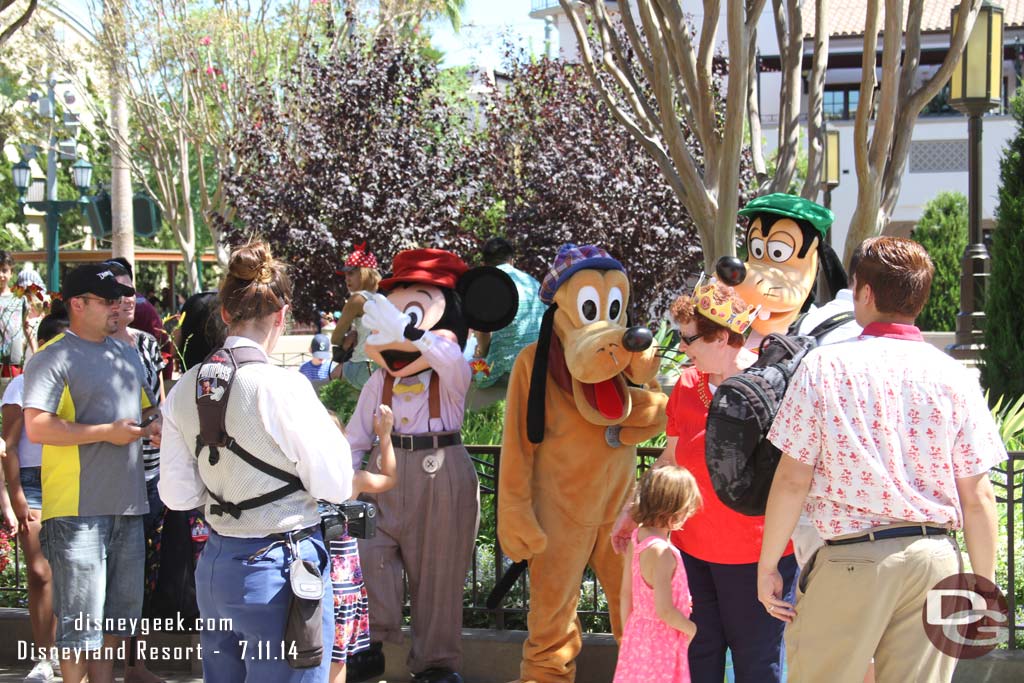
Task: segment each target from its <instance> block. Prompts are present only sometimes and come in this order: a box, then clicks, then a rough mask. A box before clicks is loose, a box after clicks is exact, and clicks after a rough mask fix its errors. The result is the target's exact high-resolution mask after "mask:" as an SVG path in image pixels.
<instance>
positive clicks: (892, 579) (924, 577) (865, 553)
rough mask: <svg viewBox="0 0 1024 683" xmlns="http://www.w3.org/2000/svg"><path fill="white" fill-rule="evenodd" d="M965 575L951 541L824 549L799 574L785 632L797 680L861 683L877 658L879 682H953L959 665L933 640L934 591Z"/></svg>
mask: <svg viewBox="0 0 1024 683" xmlns="http://www.w3.org/2000/svg"><path fill="white" fill-rule="evenodd" d="M960 571H962V564H961V560H960V551H959V549H958V548H957V545H956V542H955V541H954V540H953V539H952V538H951V537H950V536H928V537H921V536H908V537H903V538H892V539H888V540H883V541H874V542H864V543H856V544H851V545H840V546H830V545H825V546H822V548H821V549H820V550H819V551H818V552H817V554H816V555H814V556H813V557H812V558H811V560H810V562H809V563H808V565H807V567H805V568H804V572H803V573H802V574H801V576H800V584H799V586H798V587H797V602H796V612H797V615H796V618H795V619H794V620H793V622H792V623H791V624H790V625H789V627H788V628H787V629H786V635H785V640H786V660H787V664H788V667H789V681H790V682H791V683H820V682H821V681H829V683H847V682H848V683H861V682H862V681H863V680H864V675H865V673H866V672H867V669H868V664H869V663H870V662H871V658H872V657H874V658H875V680H876V681H878V683H908V682H910V681H922V682H924V681H927V683H943V682H945V683H948V682H949V681H950V680H952V678H953V669H954V667H955V666H956V660H955V659H953V658H951V657H948V656H946V655H944V654H942V653H941V652H940V651H939V650H938V649H936V648H935V646H934V645H932V643H931V641H929V640H928V636H927V635H926V634H925V631H924V621H923V617H922V610H923V608H924V603H925V599H926V596H927V594H928V591H929V590H930V589H931V588H932V587H933V586H934V585H935V584H936V583H938V582H939V581H940V580H942V579H944V578H946V577H948V576H952V575H953V574H956V573H958V572H960Z"/></svg>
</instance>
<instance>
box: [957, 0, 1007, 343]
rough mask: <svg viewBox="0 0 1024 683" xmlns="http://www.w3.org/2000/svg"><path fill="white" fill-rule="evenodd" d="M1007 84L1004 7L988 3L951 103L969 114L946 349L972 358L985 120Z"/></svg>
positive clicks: (985, 266) (977, 322) (984, 275)
mask: <svg viewBox="0 0 1024 683" xmlns="http://www.w3.org/2000/svg"><path fill="white" fill-rule="evenodd" d="M958 9H959V8H953V12H952V27H951V29H950V36H952V35H953V33H954V32H955V31H956V28H957V23H958V16H957V12H958ZM1002 82H1003V8H1002V7H998V6H996V5H993V4H992V3H991V2H990V0H984V2H983V3H982V5H981V8H980V9H979V10H978V18H977V20H976V22H975V24H974V28H973V29H972V30H971V35H970V36H969V37H968V39H967V45H966V46H965V47H964V52H963V54H962V55H961V56H960V61H959V62H958V63H957V65H956V68H955V69H954V70H953V77H952V78H951V79H950V98H949V103H950V105H951V106H953V107H954V108H955V109H957V110H958V111H961V112H963V113H964V114H966V115H967V117H968V119H967V134H968V143H967V144H968V148H967V149H968V192H967V225H968V233H967V234H968V240H967V241H968V244H967V249H965V250H964V256H963V260H962V261H961V273H960V313H959V314H958V315H957V317H956V342H955V343H954V344H952V345H950V346H949V347H947V348H946V351H947V352H948V353H950V354H951V355H953V356H954V357H956V358H962V359H974V358H977V357H978V352H979V351H980V350H981V348H982V347H983V346H984V344H985V336H984V333H985V306H984V294H985V284H986V282H987V280H988V276H989V268H990V262H989V255H988V249H986V248H985V243H984V240H983V239H982V234H981V197H982V189H981V154H982V146H981V116H982V114H984V113H985V112H987V111H989V110H990V109H992V108H993V107H996V106H998V105H999V104H1000V102H1001V101H1002V100H1001V97H1000V95H1001V91H1002V87H1001V86H1002Z"/></svg>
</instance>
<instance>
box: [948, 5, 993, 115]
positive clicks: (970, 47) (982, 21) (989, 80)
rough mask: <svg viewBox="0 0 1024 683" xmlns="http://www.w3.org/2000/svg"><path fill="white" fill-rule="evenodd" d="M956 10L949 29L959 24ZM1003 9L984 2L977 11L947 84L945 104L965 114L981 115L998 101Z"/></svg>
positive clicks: (953, 28) (953, 12) (954, 9)
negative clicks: (972, 25)
mask: <svg viewBox="0 0 1024 683" xmlns="http://www.w3.org/2000/svg"><path fill="white" fill-rule="evenodd" d="M958 10H959V8H958V7H954V8H953V11H952V29H951V31H950V36H952V35H953V33H955V32H956V29H957V25H958V24H959V17H958ZM1002 83H1003V8H1002V7H999V6H997V5H994V4H992V2H990V0H985V1H984V2H983V3H982V4H981V7H980V8H979V9H978V18H977V20H976V21H975V22H974V28H973V29H972V30H971V35H970V36H969V37H968V38H967V45H966V46H964V52H963V54H962V55H961V57H960V61H958V62H957V64H956V67H955V68H954V69H953V77H952V78H951V79H950V82H949V89H950V93H949V104H950V105H951V106H953V107H955V108H956V109H957V110H959V111H962V112H964V113H965V114H968V115H970V114H972V113H974V112H977V113H978V114H979V115H980V114H984V113H985V112H987V111H988V110H989V109H991V108H992V107H995V106H998V105H999V103H1000V102H1001V101H1002Z"/></svg>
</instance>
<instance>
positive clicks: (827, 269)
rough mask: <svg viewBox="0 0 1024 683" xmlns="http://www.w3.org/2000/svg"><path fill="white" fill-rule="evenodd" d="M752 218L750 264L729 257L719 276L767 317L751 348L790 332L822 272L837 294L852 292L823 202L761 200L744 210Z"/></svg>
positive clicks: (781, 197) (761, 318) (757, 324)
mask: <svg viewBox="0 0 1024 683" xmlns="http://www.w3.org/2000/svg"><path fill="white" fill-rule="evenodd" d="M739 215H741V216H748V217H749V218H750V227H749V228H748V229H747V261H746V264H744V263H743V262H741V261H740V260H739V259H737V258H736V257H734V256H723V257H722V258H721V259H719V260H718V263H717V264H716V265H717V267H716V270H717V272H718V275H719V277H720V278H721V279H722V280H723V281H724V282H725V283H726V284H729V285H732V286H734V287H735V288H736V293H737V294H739V295H740V296H741V297H743V300H744V301H746V302H747V303H748V304H750V305H752V306H760V307H761V313H760V314H759V315H758V317H757V319H756V320H754V323H753V325H752V327H753V329H754V332H755V333H756V334H752V335H751V337H750V339H749V340H748V346H757V345H758V344H759V343H760V341H761V339H762V338H763V337H766V336H768V335H769V334H772V333H773V332H774V333H777V334H786V333H787V331H788V330H789V328H790V326H792V325H793V324H794V323H796V322H797V321H798V319H799V317H800V314H801V313H804V312H806V311H808V310H809V309H810V308H811V306H812V303H813V301H814V296H813V289H814V283H815V280H816V279H817V277H818V271H819V269H820V270H821V272H822V273H823V274H824V277H825V281H826V284H827V285H828V288H829V290H830V291H831V293H832V294H833V295H834V294H835V293H836V292H838V291H839V290H841V289H844V288H846V284H847V282H846V272H845V271H844V270H843V264H842V262H841V261H840V260H839V257H838V256H837V255H836V253H835V252H834V251H833V250H832V247H830V246H829V245H828V243H827V242H826V241H825V236H826V235H827V234H828V231H829V228H830V227H831V226H832V221H834V220H835V214H833V213H832V212H831V211H830V210H828V209H826V208H825V207H824V206H821V205H820V204H816V203H814V202H812V201H810V200H808V199H803V198H802V197H797V196H794V195H789V194H782V193H775V194H769V195H765V196H763V197H757V198H755V199H753V200H751V201H750V202H748V203H747V205H746V206H745V207H743V209H741V210H740V212H739Z"/></svg>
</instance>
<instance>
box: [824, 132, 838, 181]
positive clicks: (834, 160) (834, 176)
mask: <svg viewBox="0 0 1024 683" xmlns="http://www.w3.org/2000/svg"><path fill="white" fill-rule="evenodd" d="M824 152H825V161H824V163H823V164H822V165H821V184H822V185H824V186H825V187H826V188H827V189H828V190H831V189H832V188H834V187H838V186H839V131H838V130H836V129H834V128H826V129H825V145H824Z"/></svg>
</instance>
